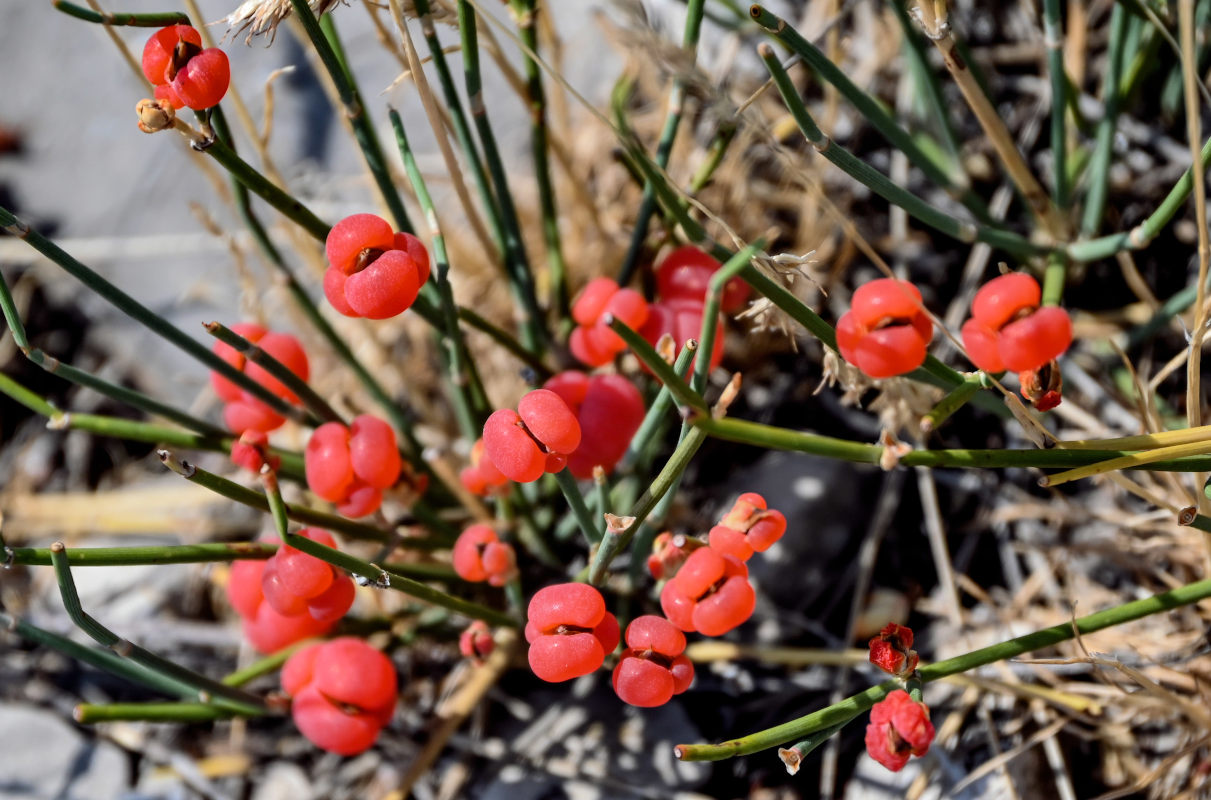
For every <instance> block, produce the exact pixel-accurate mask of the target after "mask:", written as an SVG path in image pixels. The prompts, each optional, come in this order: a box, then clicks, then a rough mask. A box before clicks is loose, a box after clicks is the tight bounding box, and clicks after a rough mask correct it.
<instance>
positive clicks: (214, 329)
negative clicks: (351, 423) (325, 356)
mask: <svg viewBox="0 0 1211 800" xmlns="http://www.w3.org/2000/svg"><path fill="white" fill-rule="evenodd" d="M202 327H203V328H205V329H206V332H207V333H209V334H210V335H211V336H213V337H214V338H216V339H218V340H219V341H220V342H223V343H224V344H227V345H230V346H231V347H234V348H235V350H236V352H238V353H241V354H243V355H244V356H245V357H246V358H247V359H248V360H249V361H251V362H252V363H254V364H257V365H259V366H260V367H262V368H263V369H264V370H265V371H266V372H268V373H269V374H270V375H272V376H273V377H274V378H277V379H278V381H279V382H280V383H281V384H282V385H283V386H285V387H286V388H287V389H289V390H290V391H291V392H293V393H294V394H295V395H297V396H298V398H299V400H301V401H302V402H303V405H304V406H305V407H306V408H307V409H308V410H309V411H310V412H311V413H312V414H313V415H314V416H315V417H316V421H317V422H341V423H343V422H344V420H343V419H342V418H341V415H340V414H338V413H337V412H336V411H335V410H334V409H333V408H332V406H330V405H328V401H327V400H325V399H324V398H322V397H320V396H319V395H318V394H317V393H316V391H315V390H314V389H312V388H311V387H310V386H308V385H307V382H306V381H305V380H303V379H302V378H300V377H299V376H298V375H295V374H294V372H292V371H291V370H290V368H289V367H287V366H286V365H285V364H283V363H282V362H281V361H278V360H277V359H276V358H274V357H273V356H271V355H270V354H269V353H266V352H265V351H264V350H262V349H261V348H260V347H258V346H257V345H256V344H253V343H252V342H250V341H248V340H247V339H245V338H244V337H243V336H240V335H239V334H238V333H236V332H235V331H233V330H231V328H228V327H227V326H226V325H223V324H222V323H219V322H207V323H205V324H204V325H202Z"/></svg>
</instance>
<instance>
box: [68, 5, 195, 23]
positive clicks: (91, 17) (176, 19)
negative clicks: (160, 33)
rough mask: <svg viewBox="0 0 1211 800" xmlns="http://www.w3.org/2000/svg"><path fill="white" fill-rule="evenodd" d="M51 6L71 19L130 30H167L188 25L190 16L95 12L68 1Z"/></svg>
mask: <svg viewBox="0 0 1211 800" xmlns="http://www.w3.org/2000/svg"><path fill="white" fill-rule="evenodd" d="M51 5H53V6H54V7H55V9H56V10H58V11H62V12H63V13H64V14H67V15H68V16H69V17H75V18H76V19H82V20H84V21H85V22H95V23H96V24H98V25H115V26H124V27H130V28H165V27H168V26H169V25H188V24H189V15H188V14H182V13H181V12H179V11H153V12H149V13H131V12H129V11H102V12H98V11H93V10H91V9H88V8H83V7H82V6H78V5H76V4H75V3H68V2H66V0H54V1H53V2H52V3H51Z"/></svg>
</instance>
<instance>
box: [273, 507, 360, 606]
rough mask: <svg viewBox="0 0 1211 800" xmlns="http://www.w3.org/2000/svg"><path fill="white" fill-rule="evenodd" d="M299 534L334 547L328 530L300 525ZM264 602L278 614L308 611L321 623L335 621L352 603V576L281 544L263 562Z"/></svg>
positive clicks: (334, 543)
mask: <svg viewBox="0 0 1211 800" xmlns="http://www.w3.org/2000/svg"><path fill="white" fill-rule="evenodd" d="M299 536H302V537H303V538H306V539H311V540H312V541H315V542H319V543H320V544H322V545H326V546H328V547H336V540H335V539H333V538H332V534H330V533H328V531H324V530H320V529H318V528H303V529H302V530H300V531H299ZM261 590H262V592H263V593H264V596H265V602H266V603H268V604H269V605H270V606H272V607H273V609H274V610H275V611H277V612H278V613H279V614H283V615H285V616H299V615H301V614H310V615H311V616H312V617H314V618H315V619H317V620H319V621H321V622H335V621H336V620H339V619H340V618H341V617H343V616H345V614H346V613H347V612H348V611H349V608H350V607H351V606H352V605H353V596H354V589H353V579H352V578H350V577H349V576H348V575H346V574H345V573H344V572H341V571H340V570H337V569H336V568H335V567H333V566H332V565H331V564H328V563H327V562H324V561H321V560H319V559H318V558H316V557H315V556H312V555H309V554H307V553H304V552H302V551H301V550H296V549H295V548H293V547H290V546H288V545H282V546H281V547H279V548H278V551H277V553H275V554H274V555H273V557H272V558H270V559H269V560H268V561H266V562H265V569H264V571H263V572H262V574H261Z"/></svg>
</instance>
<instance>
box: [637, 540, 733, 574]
mask: <svg viewBox="0 0 1211 800" xmlns="http://www.w3.org/2000/svg"><path fill="white" fill-rule="evenodd" d="M704 546H706V543H705V542H703V541H702V540H701V539H693V538H690V537H688V536H686V535H685V534H681V533H679V534H676V535H673V534H672V533H670V532H669V531H665V532H664V533H661V534H660V535H659V536H657V537H656V539H655V541H653V542H652V553H651V555H649V556H648V571H649V572H651V573H652V577H653V578H655V579H656V580H658V581H662V580H665V579H666V578H672V577H673V576H674V575H676V574H677V571H678V570H680V569H681V565H682V564H684V563H685V561H686V559H688V558H689V557H690V553H692V552H694V551H695V550H697V549H698V548H700V547H704ZM724 555H726V554H724Z"/></svg>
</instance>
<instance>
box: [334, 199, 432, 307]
mask: <svg viewBox="0 0 1211 800" xmlns="http://www.w3.org/2000/svg"><path fill="white" fill-rule="evenodd" d="M324 250H325V254H326V255H327V257H328V264H329V267H328V269H327V271H325V273H324V295H325V296H326V297H327V298H328V301H329V302H330V303H331V304H332V307H333V308H335V309H336V310H337V311H339V312H340V313H341V314H344V315H345V316H348V317H365V318H367V319H387V318H389V317H394V316H396V315H397V314H402V313H403V312H404V311H406V310H407V309H408V308H409V307H411V305H412V304H413V303H414V302H415V301H416V296H417V295H418V294H419V293H420V289H421V287H422V286H424V284H425V281H427V280H428V279H429V253H428V251H427V250H425V246H424V245H423V244H422V243H421V241H420V240H419V239H417V238H416V237H415V236H413V235H412V234H409V233H394V232H392V230H391V226H390V225H389V224H388V223H387V221H386V220H384V219H382V218H381V217H378V216H375V215H374V214H354V215H352V216H349V217H345V219H343V220H341V221H340V222H338V223H337V224H336V225H333V226H332V229H331V230H330V231H329V232H328V238H327V240H326V241H325V243H324Z"/></svg>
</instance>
